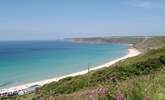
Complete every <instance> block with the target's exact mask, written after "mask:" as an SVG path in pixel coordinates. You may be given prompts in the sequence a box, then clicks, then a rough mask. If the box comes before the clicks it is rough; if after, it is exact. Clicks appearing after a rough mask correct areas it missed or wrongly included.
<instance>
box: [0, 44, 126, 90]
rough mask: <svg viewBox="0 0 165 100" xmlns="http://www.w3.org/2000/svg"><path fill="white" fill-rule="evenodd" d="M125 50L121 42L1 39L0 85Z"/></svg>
mask: <svg viewBox="0 0 165 100" xmlns="http://www.w3.org/2000/svg"><path fill="white" fill-rule="evenodd" d="M127 53H128V45H125V44H83V43H75V42H68V41H1V42H0V89H3V88H8V87H12V86H16V85H22V84H27V83H31V82H37V81H41V80H45V79H49V78H54V77H59V76H63V75H67V74H71V73H75V72H79V71H82V70H85V69H87V68H88V64H89V65H90V66H89V67H90V68H92V67H96V66H98V65H101V64H103V63H106V62H109V61H111V60H114V59H117V58H119V57H122V56H124V55H126V54H127Z"/></svg>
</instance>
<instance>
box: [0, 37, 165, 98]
mask: <svg viewBox="0 0 165 100" xmlns="http://www.w3.org/2000/svg"><path fill="white" fill-rule="evenodd" d="M155 41H157V42H155ZM163 45H165V37H154V38H147V39H143V41H139V42H137V43H136V44H135V45H134V46H135V47H137V48H139V49H141V50H142V48H143V50H144V51H147V50H149V51H147V52H145V53H143V54H141V55H139V56H136V57H132V58H128V59H126V60H123V61H120V62H118V63H117V64H114V65H113V66H111V67H108V68H103V69H101V70H96V71H91V72H90V73H89V74H85V75H81V76H76V77H68V78H65V79H62V80H60V81H59V82H53V83H50V84H47V85H45V86H43V87H41V88H38V89H36V91H35V92H34V93H30V94H27V95H24V96H15V97H10V98H8V97H7V98H0V99H11V100H15V99H16V100H32V99H34V100H38V99H40V100H45V99H47V100H49V99H52V100H89V98H95V99H96V100H107V99H109V100H114V99H116V100H117V99H118V98H124V99H125V100H144V99H145V100H165V47H163ZM149 47H150V48H149ZM158 47H161V48H158ZM146 48H147V49H146ZM151 48H152V49H153V48H154V49H153V50H150V49H151Z"/></svg>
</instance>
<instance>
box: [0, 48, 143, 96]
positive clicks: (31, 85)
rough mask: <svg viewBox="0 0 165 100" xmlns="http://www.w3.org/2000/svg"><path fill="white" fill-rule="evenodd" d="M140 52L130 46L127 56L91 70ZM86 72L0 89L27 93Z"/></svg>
mask: <svg viewBox="0 0 165 100" xmlns="http://www.w3.org/2000/svg"><path fill="white" fill-rule="evenodd" d="M140 53H141V52H140V51H138V50H137V49H135V48H133V47H129V48H128V53H127V54H126V55H125V56H123V57H120V58H117V59H115V60H112V61H109V62H107V63H105V64H102V65H99V66H96V67H93V68H90V71H92V70H97V69H101V68H104V67H109V66H111V65H113V64H115V63H117V62H119V61H121V60H124V59H127V58H129V57H134V56H137V55H139V54H140ZM86 73H88V69H86V70H82V71H79V72H76V73H72V74H68V75H64V76H61V77H55V78H51V79H46V80H42V81H38V82H33V83H29V84H24V85H18V86H14V87H11V88H5V89H0V94H3V93H14V92H17V93H18V92H24V93H26V92H28V91H27V90H28V89H30V88H37V87H42V86H43V85H45V84H49V83H51V82H57V81H59V80H61V79H64V78H67V77H73V76H78V75H83V74H86Z"/></svg>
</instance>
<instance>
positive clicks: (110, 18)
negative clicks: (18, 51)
mask: <svg viewBox="0 0 165 100" xmlns="http://www.w3.org/2000/svg"><path fill="white" fill-rule="evenodd" d="M127 35H129V36H134V35H145V36H147V35H165V0H0V40H54V39H61V38H70V37H99V36H101V37H105V36H127Z"/></svg>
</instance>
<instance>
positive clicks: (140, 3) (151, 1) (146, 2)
mask: <svg viewBox="0 0 165 100" xmlns="http://www.w3.org/2000/svg"><path fill="white" fill-rule="evenodd" d="M130 4H131V5H132V6H134V7H139V8H150V9H165V3H163V2H161V1H160V0H131V1H130Z"/></svg>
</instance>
